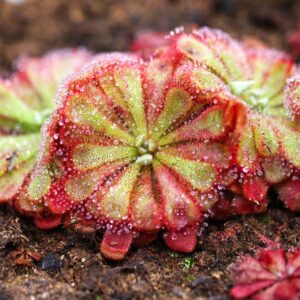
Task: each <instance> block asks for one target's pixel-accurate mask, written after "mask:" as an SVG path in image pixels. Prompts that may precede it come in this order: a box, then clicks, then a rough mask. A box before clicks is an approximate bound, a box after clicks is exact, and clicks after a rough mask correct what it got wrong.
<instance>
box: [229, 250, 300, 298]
mask: <svg viewBox="0 0 300 300" xmlns="http://www.w3.org/2000/svg"><path fill="white" fill-rule="evenodd" d="M235 278H236V279H235V286H234V287H233V288H232V290H231V296H232V297H233V298H234V299H252V300H283V299H291V300H292V299H295V300H296V299H299V298H300V250H299V249H295V250H293V251H292V250H290V251H284V250H283V249H263V250H260V251H259V253H258V254H257V255H256V257H255V258H254V257H251V256H246V257H244V258H243V259H241V260H240V262H238V263H237V265H236V268H235Z"/></svg>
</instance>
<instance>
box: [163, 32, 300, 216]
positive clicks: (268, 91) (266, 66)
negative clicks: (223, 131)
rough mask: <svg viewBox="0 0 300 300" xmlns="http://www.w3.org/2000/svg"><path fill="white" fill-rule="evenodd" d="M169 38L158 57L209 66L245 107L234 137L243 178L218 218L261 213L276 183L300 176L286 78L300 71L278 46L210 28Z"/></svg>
mask: <svg viewBox="0 0 300 300" xmlns="http://www.w3.org/2000/svg"><path fill="white" fill-rule="evenodd" d="M169 39H170V41H169V45H168V46H167V47H165V49H164V51H160V52H159V53H158V56H164V57H170V59H172V60H173V61H174V62H182V61H192V62H197V63H198V64H201V65H204V66H205V67H206V68H207V69H209V70H210V71H211V72H212V73H213V74H214V75H215V76H217V77H218V78H219V79H220V80H222V81H223V83H224V84H225V85H226V86H227V87H228V89H229V90H230V91H231V93H232V94H233V95H235V96H236V97H238V98H239V99H240V100H241V102H242V103H243V106H244V110H243V109H241V110H240V113H239V117H238V120H237V124H238V129H237V130H236V132H235V133H236V134H235V138H234V139H231V144H232V153H233V154H234V157H235V164H234V165H235V166H236V168H237V172H236V173H237V174H238V176H236V180H235V182H233V183H232V186H230V187H229V189H228V190H227V191H226V193H225V195H228V196H225V197H223V198H222V199H220V201H219V202H218V203H217V205H216V206H215V207H214V211H215V214H216V217H217V218H222V217H225V215H232V214H235V213H255V212H262V211H263V210H265V209H266V208H267V203H268V198H267V192H268V189H269V187H270V186H271V185H276V184H277V183H280V182H282V181H284V180H286V179H288V178H293V179H295V178H298V176H299V168H300V161H299V157H300V154H299V149H300V135H299V134H300V133H299V122H298V121H297V120H293V119H292V118H291V117H290V114H289V112H288V110H287V109H286V107H285V104H284V88H285V86H286V82H287V79H288V78H289V77H290V76H291V75H292V74H293V73H294V72H295V70H296V66H295V64H294V62H293V60H292V58H291V57H290V56H289V55H287V54H285V53H282V52H279V51H277V50H274V49H269V48H266V47H263V46H259V47H255V46H253V45H252V46H249V44H247V43H246V44H242V43H239V42H237V41H235V40H234V39H232V38H231V37H230V36H229V35H227V34H225V33H224V32H222V31H220V30H215V29H210V28H206V27H205V28H201V29H198V30H194V31H193V32H192V33H190V34H186V33H184V32H183V31H180V30H179V31H177V32H176V33H173V34H171V35H170V37H169ZM232 167H233V166H232ZM233 168H234V167H233ZM284 202H285V204H286V205H287V207H289V208H291V206H292V204H291V205H290V206H289V202H288V201H284ZM293 207H295V206H294V205H293Z"/></svg>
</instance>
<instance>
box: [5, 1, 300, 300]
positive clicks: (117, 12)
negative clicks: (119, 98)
mask: <svg viewBox="0 0 300 300" xmlns="http://www.w3.org/2000/svg"><path fill="white" fill-rule="evenodd" d="M297 16H300V2H299V1H297V0H294V1H293V0H290V1H288V0H276V1H275V0H273V1H272V0H269V1H267V0H265V1H262V0H243V1H238V0H215V1H209V0H201V1H196V0H195V1H192V0H185V1H176V0H169V1H166V0H164V1H163V0H157V1H155V0H143V1H137V0H122V1H113V0H111V1H109V0H101V1H91V0H85V1H75V0H73V1H69V0H43V1H41V0H28V1H25V3H23V4H19V5H16V4H8V3H6V2H4V1H1V0H0V71H1V73H8V72H9V71H10V70H11V69H12V68H13V61H14V60H15V59H16V58H17V57H18V56H20V55H24V54H29V55H39V54H42V53H44V52H45V51H48V50H50V49H53V48H58V47H66V46H67V47H69V46H75V45H84V46H86V47H88V48H90V49H93V50H95V51H108V50H126V49H128V47H129V45H130V43H131V41H132V39H133V36H134V34H135V33H136V32H137V31H140V30H145V29H153V30H162V31H167V30H170V29H172V28H174V27H176V26H179V25H184V26H185V27H188V28H190V27H192V26H197V25H209V26H213V27H218V28H222V29H225V30H226V31H228V32H230V33H231V34H233V35H234V36H237V37H241V36H243V37H245V36H252V37H253V36H255V37H258V38H260V39H261V40H263V41H264V42H266V43H269V44H270V45H272V46H274V47H278V48H284V49H288V47H287V46H286V36H287V33H288V32H289V31H291V30H293V29H294V27H295V24H296V17H297ZM206 225H207V226H205V227H204V230H203V234H202V236H201V238H200V239H199V242H198V245H197V249H196V251H195V252H194V253H193V254H191V255H182V254H178V253H174V252H172V251H170V250H168V249H167V248H166V247H165V246H164V244H163V242H162V239H159V240H158V241H156V242H155V243H153V244H151V245H150V246H149V247H146V248H143V249H136V248H133V249H132V250H131V251H130V253H129V254H128V256H127V258H126V260H124V261H123V262H119V263H111V262H108V261H106V260H104V259H103V258H102V257H101V256H100V254H99V253H98V252H97V248H98V242H99V240H100V239H101V235H100V234H99V235H92V236H82V235H80V234H78V233H74V232H72V231H69V230H67V229H62V228H61V229H57V230H53V231H51V232H42V231H40V230H37V229H36V228H35V227H34V226H33V225H32V223H31V222H30V220H26V219H24V218H21V219H20V218H19V216H17V215H16V214H15V213H14V212H13V211H11V210H10V209H9V208H5V207H3V208H1V209H0V228H1V229H0V299H1V300H3V299H18V300H22V299H95V300H99V299H195V298H197V299H218V300H221V299H229V296H228V291H229V289H230V287H231V286H232V282H233V279H232V266H233V264H234V262H235V261H236V259H237V258H238V257H239V256H241V255H244V254H254V253H255V251H256V250H257V249H259V248H261V247H265V246H272V245H273V246H274V245H280V244H281V245H282V246H283V247H285V248H290V247H297V246H298V247H299V246H300V216H299V214H298V215H296V214H292V213H289V212H287V211H285V210H284V209H283V208H282V207H281V206H280V205H279V204H278V203H275V204H272V207H271V208H270V210H269V211H268V213H266V214H264V215H260V216H243V217H239V218H235V219H233V220H229V221H227V222H220V223H213V222H210V223H208V224H206ZM17 249H23V250H24V251H27V253H30V252H37V253H39V254H41V255H42V260H41V261H39V262H38V261H34V260H33V262H32V265H31V266H20V265H17V264H16V262H15V261H16V258H15V259H13V258H11V255H12V253H13V252H14V251H15V250H17ZM47 254H52V256H49V255H47ZM53 255H54V257H53ZM49 257H51V259H49ZM61 262H62V267H61Z"/></svg>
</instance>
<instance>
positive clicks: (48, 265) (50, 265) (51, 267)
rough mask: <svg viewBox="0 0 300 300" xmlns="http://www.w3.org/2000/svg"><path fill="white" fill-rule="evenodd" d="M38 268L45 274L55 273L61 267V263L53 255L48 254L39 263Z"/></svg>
mask: <svg viewBox="0 0 300 300" xmlns="http://www.w3.org/2000/svg"><path fill="white" fill-rule="evenodd" d="M39 265H40V267H41V268H42V270H44V271H46V272H53V271H57V270H59V269H60V268H62V266H63V261H62V260H60V259H59V258H58V257H57V256H56V255H55V254H52V253H48V254H46V255H45V256H44V257H43V258H42V260H41V261H40V264H39Z"/></svg>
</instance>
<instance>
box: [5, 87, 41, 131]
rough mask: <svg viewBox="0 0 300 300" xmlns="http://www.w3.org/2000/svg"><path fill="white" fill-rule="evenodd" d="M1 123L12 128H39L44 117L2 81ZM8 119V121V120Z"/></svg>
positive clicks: (26, 129)
mask: <svg viewBox="0 0 300 300" xmlns="http://www.w3.org/2000/svg"><path fill="white" fill-rule="evenodd" d="M0 107H1V110H0V123H1V125H3V126H7V127H9V128H12V129H19V128H21V129H23V130H25V131H28V130H38V129H39V128H40V126H41V125H42V123H43V121H44V118H43V116H42V115H41V114H40V113H39V112H38V111H36V110H33V109H32V108H30V107H29V106H28V105H26V104H25V103H24V102H22V100H21V99H20V98H19V97H18V96H17V95H16V94H15V93H14V92H13V91H11V90H10V89H8V88H7V87H6V86H5V85H3V84H1V83H0ZM6 121H7V122H6Z"/></svg>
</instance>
